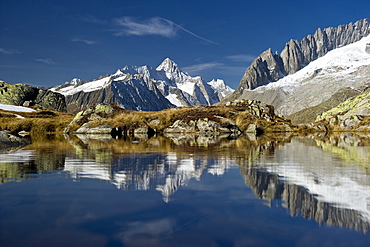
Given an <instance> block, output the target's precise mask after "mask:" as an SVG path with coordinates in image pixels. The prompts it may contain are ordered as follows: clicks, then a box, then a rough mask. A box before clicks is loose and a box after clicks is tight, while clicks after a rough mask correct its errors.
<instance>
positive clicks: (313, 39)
mask: <svg viewBox="0 0 370 247" xmlns="http://www.w3.org/2000/svg"><path fill="white" fill-rule="evenodd" d="M369 34H370V20H369V19H363V20H359V21H357V22H355V23H350V24H348V25H341V26H338V27H336V28H334V27H329V28H325V29H323V30H321V29H320V28H319V29H317V30H316V32H315V34H314V35H308V36H307V37H305V38H303V39H302V40H301V41H298V40H293V39H292V40H290V41H289V42H288V43H287V44H286V46H285V48H284V49H283V50H282V51H281V54H280V55H278V54H274V55H273V54H272V52H271V49H268V50H266V51H265V52H263V53H262V54H261V55H259V56H258V57H257V58H256V59H255V60H254V61H253V62H252V64H251V65H250V66H249V67H248V68H247V70H246V71H245V74H244V76H243V77H242V79H241V81H240V85H239V87H238V89H237V90H235V92H234V93H233V94H232V95H231V96H230V97H228V98H227V99H226V100H233V99H237V98H238V97H239V96H240V95H241V94H242V93H243V91H244V90H245V89H250V90H252V89H255V88H257V87H259V86H262V85H266V84H267V83H269V82H274V81H277V80H278V79H279V78H280V77H281V76H285V75H288V74H293V73H295V72H297V71H298V70H300V69H302V68H303V67H304V66H305V65H307V64H309V63H310V62H312V61H314V60H315V59H317V58H318V57H321V56H324V55H325V54H326V53H328V52H329V51H331V50H333V49H336V48H339V47H341V46H345V45H348V44H351V43H354V42H356V41H359V40H360V39H362V38H363V37H366V36H367V35H369ZM367 49H368V48H367ZM224 101H225V100H224Z"/></svg>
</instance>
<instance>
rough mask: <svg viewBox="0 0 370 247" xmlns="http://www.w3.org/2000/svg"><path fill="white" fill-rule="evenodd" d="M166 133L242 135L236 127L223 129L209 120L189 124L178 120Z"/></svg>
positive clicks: (230, 126) (194, 121) (193, 121)
mask: <svg viewBox="0 0 370 247" xmlns="http://www.w3.org/2000/svg"><path fill="white" fill-rule="evenodd" d="M164 133H165V134H169V133H195V134H197V135H220V134H230V135H236V136H239V135H241V134H242V132H241V131H240V129H239V128H238V127H237V126H236V125H228V126H227V127H222V126H221V124H219V123H217V122H215V121H211V120H209V119H207V118H204V119H198V120H191V121H189V122H186V121H183V120H176V121H175V123H174V124H172V125H171V126H169V127H168V128H166V129H165V130H164Z"/></svg>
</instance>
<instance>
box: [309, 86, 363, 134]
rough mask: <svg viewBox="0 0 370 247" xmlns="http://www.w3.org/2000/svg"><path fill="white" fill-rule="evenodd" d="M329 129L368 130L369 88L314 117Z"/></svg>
mask: <svg viewBox="0 0 370 247" xmlns="http://www.w3.org/2000/svg"><path fill="white" fill-rule="evenodd" d="M316 121H319V122H323V123H324V124H326V125H327V126H328V128H329V129H331V130H341V131H370V125H369V123H370V90H369V89H368V90H366V91H365V92H363V93H362V94H360V95H358V96H357V97H354V98H350V99H348V100H346V101H344V102H343V103H341V104H339V105H338V106H336V107H334V108H333V109H331V110H329V111H326V112H324V113H322V114H321V115H319V116H318V117H317V118H316Z"/></svg>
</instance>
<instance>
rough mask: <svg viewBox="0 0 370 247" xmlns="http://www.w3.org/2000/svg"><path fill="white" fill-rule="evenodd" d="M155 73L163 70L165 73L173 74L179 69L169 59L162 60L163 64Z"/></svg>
mask: <svg viewBox="0 0 370 247" xmlns="http://www.w3.org/2000/svg"><path fill="white" fill-rule="evenodd" d="M156 70H157V71H161V70H164V71H166V72H169V73H173V72H175V71H176V70H179V67H178V66H177V64H176V63H175V62H174V61H172V60H171V59H169V58H166V59H165V60H163V62H162V63H161V64H160V65H159V66H158V67H157V68H156Z"/></svg>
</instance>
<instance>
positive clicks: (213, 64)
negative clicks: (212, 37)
mask: <svg viewBox="0 0 370 247" xmlns="http://www.w3.org/2000/svg"><path fill="white" fill-rule="evenodd" d="M223 65H224V64H223V63H219V62H210V63H200V64H195V65H191V66H188V67H184V68H183V70H184V71H186V72H189V73H195V72H199V71H204V70H208V69H214V68H216V67H220V66H223Z"/></svg>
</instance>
